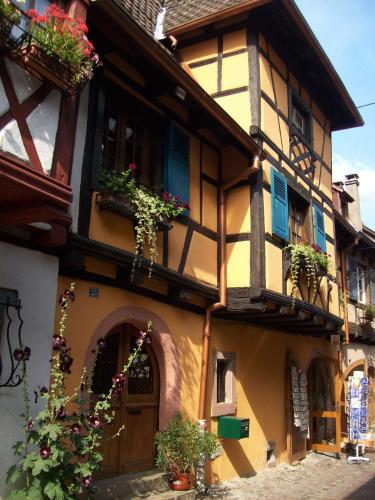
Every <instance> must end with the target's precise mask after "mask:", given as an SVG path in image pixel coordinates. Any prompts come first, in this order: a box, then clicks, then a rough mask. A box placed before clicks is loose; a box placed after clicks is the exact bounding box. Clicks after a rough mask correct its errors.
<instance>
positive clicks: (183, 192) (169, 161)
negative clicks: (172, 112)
mask: <svg viewBox="0 0 375 500" xmlns="http://www.w3.org/2000/svg"><path fill="white" fill-rule="evenodd" d="M164 179H165V190H166V191H168V192H169V193H171V194H172V195H174V196H178V200H179V201H181V202H183V201H186V202H189V198H190V179H189V137H188V136H187V135H186V134H185V133H184V132H183V131H182V130H181V129H179V128H178V127H176V126H175V125H173V123H170V124H169V125H168V132H167V142H166V164H165V176H164Z"/></svg>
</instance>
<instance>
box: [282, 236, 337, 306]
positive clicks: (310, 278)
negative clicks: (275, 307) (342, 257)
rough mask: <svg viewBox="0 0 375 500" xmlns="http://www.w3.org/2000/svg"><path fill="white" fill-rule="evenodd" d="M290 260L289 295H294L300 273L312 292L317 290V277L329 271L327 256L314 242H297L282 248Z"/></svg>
mask: <svg viewBox="0 0 375 500" xmlns="http://www.w3.org/2000/svg"><path fill="white" fill-rule="evenodd" d="M284 252H285V254H286V257H287V259H289V262H290V268H289V271H290V278H291V281H292V291H291V296H292V297H293V301H294V300H295V297H296V292H297V288H298V285H299V280H300V278H301V276H302V275H304V276H305V277H306V280H307V287H308V288H310V287H312V289H313V293H314V294H316V292H317V290H318V284H319V279H320V278H321V277H323V276H326V275H327V274H328V271H329V258H328V255H327V254H326V253H323V252H322V251H321V249H320V247H319V246H318V245H315V244H314V243H311V244H310V243H298V244H295V245H288V246H287V247H286V248H284Z"/></svg>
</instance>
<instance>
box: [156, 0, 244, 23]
mask: <svg viewBox="0 0 375 500" xmlns="http://www.w3.org/2000/svg"><path fill="white" fill-rule="evenodd" d="M164 3H165V7H166V8H167V15H166V19H165V29H166V30H167V31H168V30H170V29H173V28H176V27H177V26H181V25H183V24H187V23H189V22H191V21H195V20H196V19H200V18H203V17H206V16H210V15H212V14H215V13H216V12H220V11H222V10H225V9H228V8H230V7H235V6H236V5H240V4H242V3H246V1H245V0H165V2H164Z"/></svg>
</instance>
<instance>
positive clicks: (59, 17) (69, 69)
mask: <svg viewBox="0 0 375 500" xmlns="http://www.w3.org/2000/svg"><path fill="white" fill-rule="evenodd" d="M0 1H2V2H4V1H5V0H0ZM0 12H1V10H0ZM17 15H18V16H20V15H21V14H19V11H17V10H16V9H15V14H14V16H13V25H17V33H22V34H21V35H20V36H19V38H18V39H17V40H16V41H13V43H10V44H9V47H10V49H11V50H10V57H11V58H13V59H14V60H15V61H16V62H17V63H18V64H21V65H22V66H23V67H25V69H26V70H27V71H28V72H30V73H31V74H33V75H35V76H36V77H38V78H40V79H44V80H48V81H49V82H51V83H52V84H53V85H54V86H55V87H57V88H58V89H59V90H62V91H63V92H66V93H69V94H71V93H75V92H77V91H79V90H80V89H81V88H82V87H83V85H84V84H85V83H86V82H87V81H88V80H90V79H91V78H92V77H93V74H94V69H95V67H97V66H99V65H100V61H99V57H98V55H97V54H96V53H95V50H94V46H93V45H92V43H91V42H90V41H89V40H88V38H87V32H88V28H87V26H86V24H85V23H84V22H83V20H82V19H79V18H78V19H73V18H71V17H69V16H68V15H67V14H66V13H65V12H64V11H63V10H61V9H59V8H58V7H57V5H56V4H51V5H50V6H48V7H46V9H45V12H44V13H43V14H40V13H39V12H38V11H36V10H35V9H30V10H28V11H27V12H26V16H27V17H28V19H29V23H28V24H29V30H28V31H27V32H26V31H24V30H23V29H22V28H21V27H20V19H18V18H17ZM22 15H24V14H22ZM8 19H9V16H8ZM8 37H11V34H10V31H9V33H8Z"/></svg>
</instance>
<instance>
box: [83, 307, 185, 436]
mask: <svg viewBox="0 0 375 500" xmlns="http://www.w3.org/2000/svg"><path fill="white" fill-rule="evenodd" d="M149 321H151V322H152V341H151V342H152V343H151V345H152V348H153V351H154V353H155V356H156V359H157V361H158V365H159V372H160V404H159V429H161V430H162V429H164V428H165V426H166V424H167V423H168V422H169V420H170V419H171V418H172V417H173V416H174V415H175V413H176V412H177V411H179V410H180V403H181V372H180V367H179V359H180V354H179V351H178V348H177V346H176V344H175V342H174V340H173V337H172V335H171V332H170V330H169V328H168V326H167V325H166V324H165V323H164V321H163V320H162V319H161V318H160V317H159V316H158V315H156V314H155V313H153V312H151V311H148V310H147V309H143V308H141V307H134V306H123V307H119V308H118V309H115V310H114V311H112V312H111V313H110V314H108V316H106V317H105V318H104V319H103V320H102V321H101V322H100V324H99V325H98V326H97V328H96V329H95V331H94V333H93V335H92V338H91V342H90V343H89V346H92V345H93V344H94V345H95V344H96V341H97V340H98V339H99V338H101V337H105V336H106V335H107V334H108V333H110V332H111V331H112V330H113V329H114V328H116V327H117V326H119V325H122V324H124V323H130V324H132V325H134V326H135V327H137V328H139V329H143V330H144V329H145V327H146V325H147V323H148V322H149ZM93 357H94V354H93V353H92V352H91V348H90V347H89V348H88V350H87V352H86V357H85V366H91V363H92V362H93Z"/></svg>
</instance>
